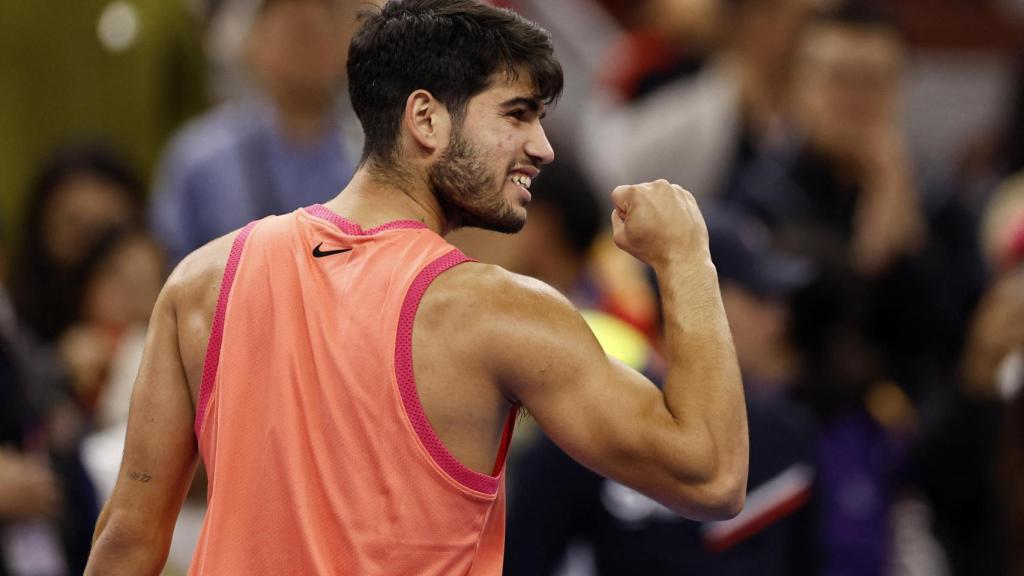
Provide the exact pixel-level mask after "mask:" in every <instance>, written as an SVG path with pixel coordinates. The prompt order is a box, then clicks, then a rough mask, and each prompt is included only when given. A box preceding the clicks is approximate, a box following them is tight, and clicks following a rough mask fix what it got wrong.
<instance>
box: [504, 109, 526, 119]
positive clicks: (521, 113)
mask: <svg viewBox="0 0 1024 576" xmlns="http://www.w3.org/2000/svg"><path fill="white" fill-rule="evenodd" d="M505 115H506V116H509V117H511V118H515V119H516V120H518V121H520V122H524V121H526V120H527V116H528V115H529V112H527V111H526V109H524V108H516V109H514V110H511V111H509V112H507V113H506V114H505Z"/></svg>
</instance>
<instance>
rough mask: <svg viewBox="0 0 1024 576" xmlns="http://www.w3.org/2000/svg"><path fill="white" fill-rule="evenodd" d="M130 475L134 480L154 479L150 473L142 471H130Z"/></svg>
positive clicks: (145, 480) (146, 480) (147, 480)
mask: <svg viewBox="0 0 1024 576" xmlns="http://www.w3.org/2000/svg"><path fill="white" fill-rule="evenodd" d="M128 477H129V478H131V479H132V480H137V481H139V482H143V483H145V482H149V481H150V480H152V479H153V477H152V476H150V475H149V474H143V473H142V472H129V473H128Z"/></svg>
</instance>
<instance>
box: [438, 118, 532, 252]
mask: <svg viewBox="0 0 1024 576" xmlns="http://www.w3.org/2000/svg"><path fill="white" fill-rule="evenodd" d="M511 168H512V165H510V166H509V169H510V170H511ZM427 176H428V178H429V182H430V188H431V191H432V192H433V193H434V196H436V197H437V200H438V202H440V204H441V209H442V210H443V211H444V215H445V218H446V219H447V220H448V222H449V224H450V225H451V226H452V228H453V229H454V228H463V227H467V226H468V227H473V228H483V229H484V230H493V231H495V232H503V233H505V234H515V233H516V232H519V231H520V230H522V229H523V226H524V225H525V224H526V215H525V214H524V213H520V212H517V211H516V209H515V208H514V207H513V206H512V205H511V203H510V202H509V201H508V200H506V199H505V197H504V195H503V194H502V186H500V183H499V182H496V181H495V179H494V177H493V176H491V175H490V174H488V171H487V165H486V163H485V162H484V161H483V160H481V154H480V152H479V151H478V150H477V149H476V148H475V147H474V146H473V145H472V144H471V143H470V142H469V141H468V140H467V139H465V138H464V137H463V136H462V130H461V128H457V129H456V130H455V131H454V132H453V133H452V140H451V142H450V143H449V145H448V148H447V149H446V150H445V151H444V153H443V154H442V155H441V158H439V159H438V161H437V162H436V163H435V164H434V165H433V166H431V167H430V170H429V172H428V175H427Z"/></svg>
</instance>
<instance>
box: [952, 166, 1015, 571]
mask: <svg viewBox="0 0 1024 576" xmlns="http://www.w3.org/2000/svg"><path fill="white" fill-rule="evenodd" d="M982 248H983V250H984V253H985V255H986V257H987V258H986V259H987V261H988V263H989V267H990V269H991V270H992V272H993V279H992V281H991V283H990V287H989V289H988V291H987V292H986V294H985V297H984V298H983V299H982V301H981V304H980V305H979V306H978V310H977V311H976V313H975V316H974V319H973V321H972V324H971V329H970V331H969V332H968V336H967V346H966V353H965V355H964V365H963V370H964V375H965V384H966V385H967V388H968V391H969V393H970V394H972V395H974V396H978V397H981V398H982V399H993V400H994V399H998V400H999V401H1001V402H1002V403H1004V404H1005V405H1006V406H1007V408H1006V411H1005V417H1006V421H1005V426H1004V428H1003V435H1002V438H1001V439H1000V445H999V447H998V452H997V453H998V455H999V458H998V468H999V470H998V472H999V480H1000V485H999V489H1000V490H999V491H1000V495H1001V496H1002V502H1001V504H1002V506H1001V507H1000V508H1001V509H1002V510H1003V511H1004V517H1005V518H1006V520H1007V522H1008V525H1009V529H1010V533H1009V539H1008V543H1009V546H1008V548H1009V550H1010V552H1011V558H1010V562H1011V566H1010V572H1009V574H1011V575H1013V576H1020V575H1024V489H1022V483H1021V479H1022V478H1024V394H1021V388H1022V386H1024V272H1022V271H1024V268H1022V265H1024V172H1022V173H1020V174H1018V175H1016V176H1015V177H1013V178H1010V179H1008V180H1007V181H1006V182H1005V183H1004V184H1003V185H1002V186H1000V187H999V188H998V189H997V190H996V192H995V194H994V195H993V197H992V200H991V202H990V203H989V206H988V208H987V209H986V212H985V215H984V221H983V227H982Z"/></svg>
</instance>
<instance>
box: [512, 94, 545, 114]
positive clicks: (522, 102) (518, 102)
mask: <svg viewBox="0 0 1024 576" xmlns="http://www.w3.org/2000/svg"><path fill="white" fill-rule="evenodd" d="M516 106H525V107H526V108H528V109H529V110H530V112H540V108H541V105H540V100H539V99H538V98H528V97H526V96H519V97H516V98H509V99H508V100H505V101H504V102H502V103H501V107H502V108H515V107H516ZM546 115H547V111H544V112H542V113H541V118H543V117H544V116H546Z"/></svg>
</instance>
